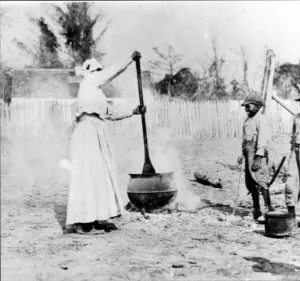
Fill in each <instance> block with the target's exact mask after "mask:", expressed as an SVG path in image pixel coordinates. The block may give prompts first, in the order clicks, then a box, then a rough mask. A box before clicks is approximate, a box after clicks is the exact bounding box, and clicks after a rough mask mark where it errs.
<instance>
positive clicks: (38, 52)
mask: <svg viewBox="0 0 300 281" xmlns="http://www.w3.org/2000/svg"><path fill="white" fill-rule="evenodd" d="M30 22H31V23H32V24H33V25H34V26H36V27H37V28H38V30H39V36H38V39H37V40H33V41H34V42H31V46H28V44H25V43H24V42H22V41H21V40H19V39H17V38H14V40H13V42H14V44H15V45H16V46H17V47H18V48H19V49H20V50H22V51H23V52H25V53H26V54H28V55H30V56H32V58H33V64H32V66H35V67H40V68H60V67H62V63H61V62H60V60H59V55H58V51H59V48H60V45H59V43H58V40H57V37H56V35H55V34H54V33H53V32H52V31H51V30H50V28H49V26H48V24H47V23H46V22H45V19H44V18H43V17H41V18H39V19H36V18H32V17H31V18H30Z"/></svg>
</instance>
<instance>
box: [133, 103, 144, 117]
mask: <svg viewBox="0 0 300 281" xmlns="http://www.w3.org/2000/svg"><path fill="white" fill-rule="evenodd" d="M146 111H147V107H146V106H142V105H138V106H137V107H136V108H135V109H133V111H132V114H134V115H139V114H145V113H146Z"/></svg>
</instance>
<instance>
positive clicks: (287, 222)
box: [265, 210, 293, 237]
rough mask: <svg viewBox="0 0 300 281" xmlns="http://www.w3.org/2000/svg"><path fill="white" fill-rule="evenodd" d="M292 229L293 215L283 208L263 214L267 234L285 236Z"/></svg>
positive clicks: (289, 233)
mask: <svg viewBox="0 0 300 281" xmlns="http://www.w3.org/2000/svg"><path fill="white" fill-rule="evenodd" d="M292 230H293V215H292V214H290V213H288V212H287V211H284V210H275V211H270V212H267V213H266V214H265V232H266V235H267V236H273V237H285V236H289V235H291V233H292Z"/></svg>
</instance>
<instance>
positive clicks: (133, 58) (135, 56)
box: [131, 51, 141, 61]
mask: <svg viewBox="0 0 300 281" xmlns="http://www.w3.org/2000/svg"><path fill="white" fill-rule="evenodd" d="M131 58H132V60H134V61H136V60H137V59H138V58H141V54H140V53H139V52H138V51H134V52H133V54H132V56H131Z"/></svg>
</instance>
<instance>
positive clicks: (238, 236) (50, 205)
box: [1, 135, 300, 281]
mask: <svg viewBox="0 0 300 281" xmlns="http://www.w3.org/2000/svg"><path fill="white" fill-rule="evenodd" d="M67 140H68V137H66V139H65V140H64V141H63V142H61V141H60V140H55V139H54V138H52V139H51V142H49V136H48V137H47V136H44V138H42V140H41V139H40V140H39V141H33V140H32V139H30V137H28V138H27V139H24V138H23V139H22V141H21V140H17V139H16V138H11V137H10V138H8V137H5V136H2V138H1V274H2V276H1V277H2V280H3V281H10V280H20V281H21V280H22V281H23V280H26V281H31V280H43V281H46V280H49V281H50V280H51V281H53V280H56V281H59V280H65V281H67V280H76V281H77V280H78V281H84V280H86V281H92V280H97V281H99V280H289V281H292V280H293V281H296V280H300V258H299V257H300V228H296V227H294V229H293V232H292V235H291V236H289V237H285V238H270V237H267V236H265V231H264V225H263V224H257V223H255V222H254V221H253V220H252V216H251V198H250V195H247V191H246V188H245V185H244V178H243V176H242V177H241V183H240V201H239V204H238V207H237V209H236V211H235V215H234V216H233V215H232V212H233V207H234V205H235V199H236V196H237V191H238V181H239V176H240V171H239V170H238V169H237V167H236V158H237V157H238V156H239V154H240V141H239V140H217V139H212V140H169V141H168V143H167V144H168V145H169V146H171V147H172V148H173V149H174V150H175V151H177V152H178V155H179V157H180V160H181V164H182V169H183V176H184V179H185V182H186V183H187V185H186V186H185V187H183V186H182V187H179V194H178V198H177V201H176V202H178V203H179V209H178V211H174V212H167V211H165V210H158V211H156V212H153V213H151V214H149V219H145V218H144V217H143V216H142V215H141V214H140V213H139V212H128V211H125V213H124V215H123V216H122V217H120V218H117V219H114V220H112V222H113V223H115V225H116V226H117V228H118V229H117V230H115V231H112V232H108V233H106V232H103V234H100V235H93V236H92V235H84V236H83V235H76V234H68V235H64V234H63V231H62V227H63V225H64V222H65V218H66V202H67V195H68V173H67V172H66V171H64V170H61V169H60V168H59V166H58V165H57V163H58V162H59V159H60V158H62V157H64V156H66V151H67V147H68V141H67ZM137 145H138V146H139V145H141V141H140V140H138V141H137V142H136V141H133V142H131V143H126V144H124V142H122V140H120V141H119V142H116V143H114V150H115V154H116V160H117V165H118V170H119V179H120V190H121V193H122V196H123V199H124V204H126V203H127V202H128V198H127V194H126V188H127V184H128V181H129V177H128V173H129V172H130V169H129V168H128V167H129V165H130V157H129V155H130V151H133V150H134V149H136V147H137ZM288 153H289V145H288V136H285V135H281V136H277V137H276V138H274V139H273V147H272V150H271V153H270V154H271V155H270V158H271V161H274V163H276V165H278V163H279V162H280V159H281V158H282V156H284V155H287V156H288ZM292 169H293V171H295V163H294V161H293V165H292ZM194 172H201V173H206V174H209V175H213V176H215V177H217V178H221V179H222V181H223V188H221V189H217V188H213V187H212V186H205V185H201V184H200V183H198V182H197V181H195V178H194ZM295 184H298V183H297V181H296V182H295ZM282 189H283V184H282V182H281V181H280V177H279V178H278V179H277V180H276V181H275V183H274V184H273V186H272V187H271V190H272V201H273V203H274V206H275V207H276V208H285V206H284V195H283V194H282ZM298 210H299V211H300V208H299V206H298ZM299 211H298V212H299Z"/></svg>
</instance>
